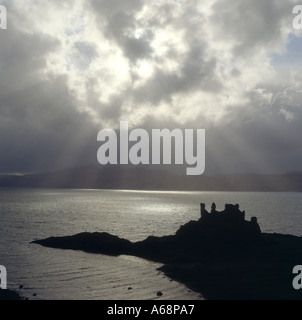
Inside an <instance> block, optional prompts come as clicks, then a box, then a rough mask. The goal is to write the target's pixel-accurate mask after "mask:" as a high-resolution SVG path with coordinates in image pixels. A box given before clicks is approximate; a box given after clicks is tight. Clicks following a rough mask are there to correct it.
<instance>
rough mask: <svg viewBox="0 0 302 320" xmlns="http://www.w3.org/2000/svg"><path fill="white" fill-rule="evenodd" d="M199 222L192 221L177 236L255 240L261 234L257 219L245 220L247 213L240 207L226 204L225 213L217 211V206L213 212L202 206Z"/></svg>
mask: <svg viewBox="0 0 302 320" xmlns="http://www.w3.org/2000/svg"><path fill="white" fill-rule="evenodd" d="M200 215H201V217H200V219H199V221H197V222H196V221H191V222H189V223H187V224H186V225H184V226H182V227H181V228H180V229H179V230H178V231H177V232H176V235H178V236H180V235H182V236H185V235H187V236H189V234H191V237H192V236H195V237H196V236H197V237H198V236H200V237H206V238H212V240H213V241H215V240H221V239H222V238H223V239H229V240H231V239H236V240H242V239H255V238H258V237H259V235H260V234H261V230H260V226H259V224H258V221H257V218H256V217H253V218H252V219H251V221H246V220H245V211H240V209H239V205H238V204H236V205H233V204H226V205H225V208H224V210H223V211H217V210H216V204H215V203H213V204H212V206H211V212H208V211H207V210H206V206H205V204H204V203H201V204H200Z"/></svg>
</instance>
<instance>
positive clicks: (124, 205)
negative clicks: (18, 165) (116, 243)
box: [0, 189, 302, 300]
mask: <svg viewBox="0 0 302 320" xmlns="http://www.w3.org/2000/svg"><path fill="white" fill-rule="evenodd" d="M201 202H203V203H205V204H206V208H207V209H208V210H210V208H211V204H212V203H213V202H215V203H216V206H217V210H223V209H224V205H225V203H232V204H237V203H238V204H239V205H240V208H241V210H245V211H246V219H250V218H251V217H253V216H256V217H257V218H258V222H259V224H260V227H261V230H262V231H263V232H268V233H275V232H276V233H282V234H292V235H297V236H302V194H301V193H269V192H264V193H263V192H166V191H164V192H161V191H127V190H69V189H68V190H62V189H59V190H56V189H49V190H48V189H0V219H1V220H0V221H1V222H0V239H1V241H0V265H3V266H5V267H6V269H7V281H8V287H9V288H10V289H14V290H16V291H18V292H19V293H20V294H21V295H22V296H23V297H24V298H27V299H30V300H158V299H164V300H202V299H203V297H202V295H201V294H200V293H197V292H194V291H193V290H191V289H190V288H188V287H186V286H185V285H184V284H181V283H178V282H177V281H174V280H172V279H170V278H168V277H167V276H166V275H165V274H164V273H162V272H161V271H159V270H158V268H160V267H161V266H162V264H160V263H154V262H151V261H148V260H144V259H141V258H137V257H132V256H126V255H122V256H119V257H110V256H106V255H101V254H90V253H85V252H82V251H73V250H61V249H52V248H45V247H42V246H39V245H37V244H32V243H31V242H32V241H33V240H37V239H44V238H48V237H52V236H66V235H73V234H77V233H81V232H109V233H111V234H113V235H117V236H119V237H121V238H125V239H128V240H131V241H140V240H143V239H145V238H146V237H148V236H150V235H153V236H164V235H173V234H175V232H176V231H177V230H178V228H179V227H180V226H181V225H184V224H185V223H187V222H188V221H190V220H198V219H199V217H200V209H199V208H200V203H201ZM301 263H302V261H301ZM159 291H161V292H162V293H163V295H162V296H161V297H158V296H157V292H159Z"/></svg>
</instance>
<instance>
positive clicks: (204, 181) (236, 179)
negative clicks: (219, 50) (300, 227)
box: [0, 165, 302, 192]
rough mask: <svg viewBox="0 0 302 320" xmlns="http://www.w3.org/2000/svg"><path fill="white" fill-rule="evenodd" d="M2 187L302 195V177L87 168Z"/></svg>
mask: <svg viewBox="0 0 302 320" xmlns="http://www.w3.org/2000/svg"><path fill="white" fill-rule="evenodd" d="M0 187H21V188H27V187H29V188H76V189H78V188H79V189H130V190H136V189H137V190H184V191H297V192H300V191H302V173H298V172H297V173H288V174H273V175H261V174H226V175H213V176H208V175H201V176H184V175H177V174H173V173H171V172H168V171H163V170H155V169H149V168H144V167H127V166H108V167H100V166H94V165H90V166H84V167H78V168H71V169H65V170H60V171H55V172H46V173H39V174H29V175H25V176H0Z"/></svg>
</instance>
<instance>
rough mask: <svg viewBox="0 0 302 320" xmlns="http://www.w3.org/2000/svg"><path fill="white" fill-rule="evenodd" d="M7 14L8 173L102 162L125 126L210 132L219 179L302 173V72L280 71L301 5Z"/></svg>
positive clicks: (135, 5)
mask: <svg viewBox="0 0 302 320" xmlns="http://www.w3.org/2000/svg"><path fill="white" fill-rule="evenodd" d="M60 4H61V5H60ZM7 6H8V11H9V28H8V30H6V31H5V32H2V31H1V32H0V40H1V46H0V148H1V151H2V152H1V154H2V156H1V158H0V171H1V172H9V171H12V172H18V171H25V172H26V171H37V170H46V169H55V168H56V167H69V166H73V165H75V164H79V163H89V162H95V161H96V152H97V144H96V136H97V132H98V131H99V130H100V129H101V128H102V127H103V126H106V127H107V126H115V127H116V126H117V125H118V124H119V121H120V120H126V121H127V120H128V121H131V122H132V123H133V124H135V125H136V126H137V127H145V128H148V129H152V128H164V127H169V128H170V129H173V128H183V129H185V128H205V129H206V130H207V147H206V148H207V153H206V155H207V167H206V168H207V172H211V173H213V172H223V171H228V172H235V171H250V172H253V171H254V172H256V171H260V172H261V171H263V172H264V171H266V172H268V171H290V170H291V169H293V170H298V169H299V168H301V167H300V158H301V156H302V150H301V143H300V139H299V137H301V134H302V132H301V130H302V129H301V125H300V124H301V120H302V119H301V118H302V111H301V110H302V108H301V92H302V77H301V75H300V74H301V73H299V72H298V71H299V70H293V71H292V72H291V71H289V70H284V69H281V68H280V69H279V68H278V67H279V66H278V65H272V56H273V55H274V54H276V53H278V54H285V55H286V40H287V38H288V36H289V34H290V33H291V32H292V31H291V18H292V14H291V12H292V6H293V2H292V1H284V0H282V1H281V0H267V1H262V0H255V1H245V0H244V1H239V0H234V1H232V3H231V4H230V2H229V1H226V0H217V1H212V0H208V1H205V2H201V1H196V2H193V1H192V2H189V1H155V2H151V1H149V2H147V1H142V0H114V1H113V0H111V1H107V0H98V1H97V0H91V1H82V0H78V1H67V0H66V1H62V2H59V1H53V2H49V1H46V0H40V1H28V7H26V8H25V7H24V6H23V7H22V6H21V5H20V2H18V1H16V0H14V1H11V4H7ZM299 36H300V35H299V33H297V34H296V37H297V41H299V39H300V38H299ZM292 67H293V69H295V67H296V65H292ZM294 71H296V72H294Z"/></svg>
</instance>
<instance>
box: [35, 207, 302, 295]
mask: <svg viewBox="0 0 302 320" xmlns="http://www.w3.org/2000/svg"><path fill="white" fill-rule="evenodd" d="M200 213H201V217H200V219H199V220H198V221H190V222H188V223H187V224H185V225H183V226H181V227H180V228H179V230H177V232H176V233H175V235H170V236H164V237H154V236H150V237H148V238H146V239H145V240H143V241H139V242H131V241H129V240H126V239H121V238H119V237H117V236H114V235H110V234H108V233H97V232H96V233H81V234H77V235H73V236H66V237H52V238H47V239H43V240H36V241H33V243H36V244H40V245H42V246H46V247H51V248H59V249H71V250H83V251H86V252H90V253H98V254H106V255H112V256H118V255H122V254H123V255H133V256H137V257H141V258H145V259H149V260H152V261H156V262H161V263H163V264H164V266H163V267H161V268H160V269H161V270H162V271H164V272H165V273H166V274H167V275H168V276H169V277H170V278H172V279H175V280H177V281H180V282H183V283H185V284H186V285H187V286H188V287H190V288H191V289H193V290H195V291H197V292H200V293H201V294H202V295H203V296H204V297H205V298H206V299H236V300H238V299H244V300H246V299H253V300H258V299H274V300H275V299H301V298H302V293H301V290H295V289H294V288H293V286H292V281H293V278H294V276H295V275H293V273H292V270H293V267H294V266H296V265H301V264H302V238H301V237H296V236H291V235H282V234H268V233H262V232H261V229H260V226H259V224H258V222H257V218H255V217H254V218H252V219H251V221H247V220H246V219H245V212H244V211H241V210H240V209H239V205H231V204H226V205H225V209H224V210H223V211H221V212H218V211H217V210H216V205H215V204H212V208H211V212H207V210H206V209H205V205H204V204H201V206H200Z"/></svg>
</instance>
